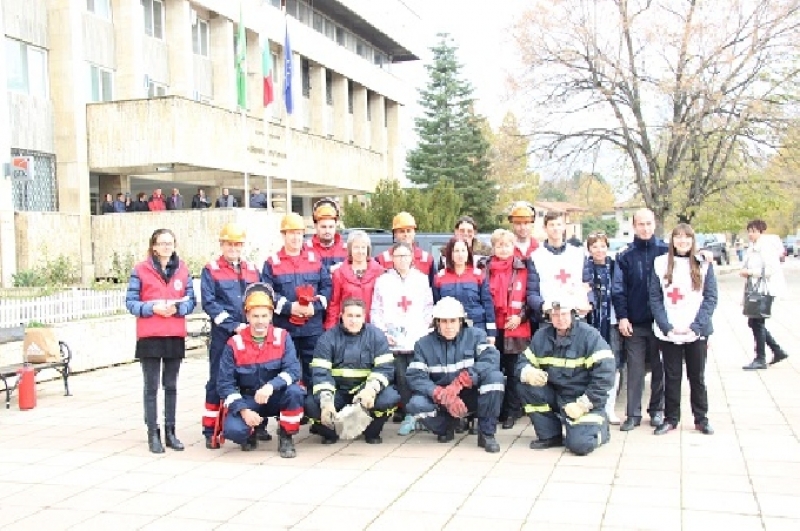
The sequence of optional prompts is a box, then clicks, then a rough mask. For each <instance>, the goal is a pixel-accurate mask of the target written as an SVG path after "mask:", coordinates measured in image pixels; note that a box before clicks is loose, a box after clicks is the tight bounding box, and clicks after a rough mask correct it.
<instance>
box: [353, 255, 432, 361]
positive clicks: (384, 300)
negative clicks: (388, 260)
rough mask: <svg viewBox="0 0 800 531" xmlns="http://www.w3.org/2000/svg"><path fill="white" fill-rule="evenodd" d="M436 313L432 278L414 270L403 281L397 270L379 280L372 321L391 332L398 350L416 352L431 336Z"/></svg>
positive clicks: (384, 274)
mask: <svg viewBox="0 0 800 531" xmlns="http://www.w3.org/2000/svg"><path fill="white" fill-rule="evenodd" d="M432 314H433V293H432V292H431V287H430V285H429V284H428V277H427V276H426V275H424V274H423V273H421V272H420V271H418V270H417V269H414V268H413V267H412V268H411V269H410V270H409V271H408V274H407V275H406V277H405V278H402V277H401V276H400V274H399V273H398V272H397V271H396V270H395V269H388V270H386V272H385V273H383V274H382V275H381V276H379V277H378V280H377V281H376V282H375V290H374V291H373V294H372V307H371V309H370V314H369V318H370V322H371V323H372V324H374V325H375V326H377V327H378V328H380V329H381V330H383V331H384V332H391V335H392V336H394V337H395V339H397V340H398V345H397V349H398V350H413V349H414V343H416V342H417V340H418V339H419V338H421V337H422V336H424V335H425V334H427V333H428V329H429V328H430V326H431V321H432Z"/></svg>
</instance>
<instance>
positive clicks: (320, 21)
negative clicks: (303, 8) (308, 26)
mask: <svg viewBox="0 0 800 531" xmlns="http://www.w3.org/2000/svg"><path fill="white" fill-rule="evenodd" d="M312 27H313V28H314V31H318V32H320V33H325V19H324V18H323V16H322V15H320V14H319V13H317V12H314V22H313V24H312Z"/></svg>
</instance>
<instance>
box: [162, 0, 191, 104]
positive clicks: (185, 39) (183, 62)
mask: <svg viewBox="0 0 800 531" xmlns="http://www.w3.org/2000/svg"><path fill="white" fill-rule="evenodd" d="M166 4H167V5H166V8H167V13H166V17H167V27H166V30H167V33H166V37H167V38H166V43H167V61H168V63H169V93H170V94H174V95H176V96H183V97H184V98H191V97H192V96H193V94H194V53H193V52H192V16H191V15H192V6H191V5H190V4H189V0H167V2H166Z"/></svg>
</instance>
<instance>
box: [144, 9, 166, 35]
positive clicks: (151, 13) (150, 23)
mask: <svg viewBox="0 0 800 531" xmlns="http://www.w3.org/2000/svg"><path fill="white" fill-rule="evenodd" d="M142 7H143V8H144V32H145V33H146V34H148V35H150V36H151V37H155V38H156V39H163V38H164V2H163V0H142Z"/></svg>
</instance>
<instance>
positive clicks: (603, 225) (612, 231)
mask: <svg viewBox="0 0 800 531" xmlns="http://www.w3.org/2000/svg"><path fill="white" fill-rule="evenodd" d="M618 229H619V224H618V223H617V220H616V219H613V218H612V219H603V218H600V217H586V218H583V219H582V220H581V233H582V234H583V238H584V239H586V238H587V237H588V236H589V235H590V234H591V233H593V232H598V231H600V232H604V233H605V234H606V236H608V237H609V238H614V237H616V234H617V230H618Z"/></svg>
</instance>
